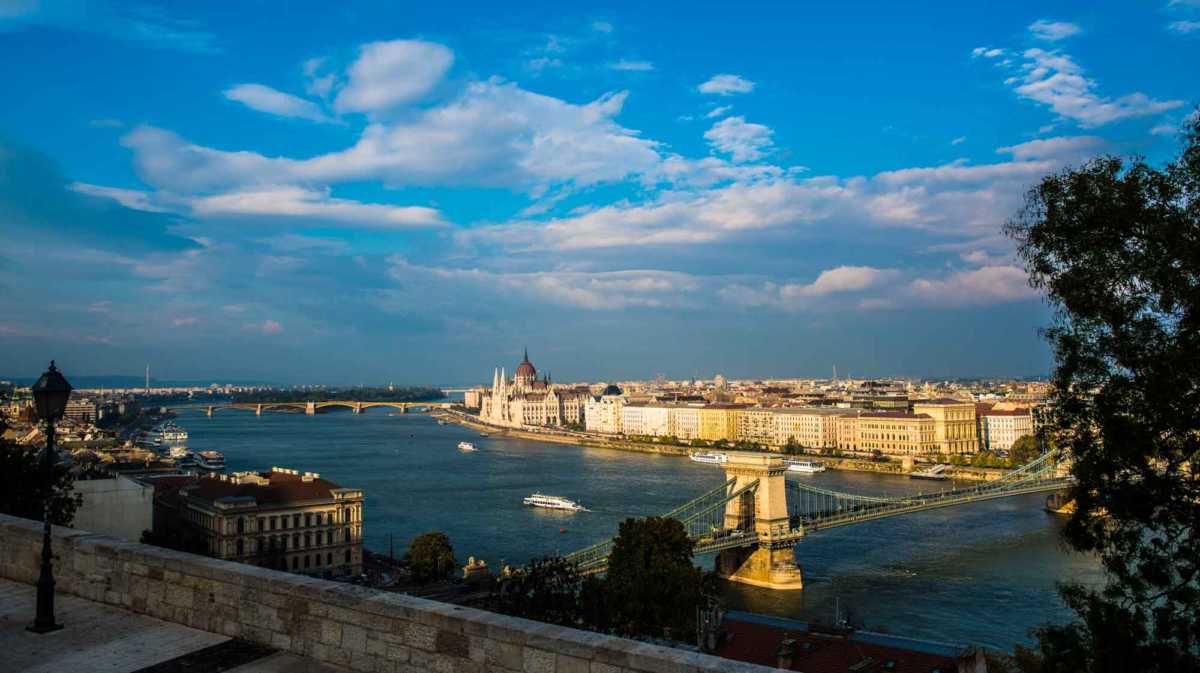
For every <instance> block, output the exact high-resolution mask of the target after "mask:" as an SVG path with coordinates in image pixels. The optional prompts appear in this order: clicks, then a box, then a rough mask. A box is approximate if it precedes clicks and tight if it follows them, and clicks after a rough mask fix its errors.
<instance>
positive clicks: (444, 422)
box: [437, 418, 446, 425]
mask: <svg viewBox="0 0 1200 673" xmlns="http://www.w3.org/2000/svg"><path fill="white" fill-rule="evenodd" d="M437 424H438V425H445V424H446V421H443V420H442V419H440V418H439V419H438V422H437Z"/></svg>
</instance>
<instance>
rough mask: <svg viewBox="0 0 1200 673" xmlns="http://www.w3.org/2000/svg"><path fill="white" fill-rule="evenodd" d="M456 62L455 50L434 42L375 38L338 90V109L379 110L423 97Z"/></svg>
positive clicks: (361, 51) (364, 48)
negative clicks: (383, 40) (377, 39)
mask: <svg viewBox="0 0 1200 673" xmlns="http://www.w3.org/2000/svg"><path fill="white" fill-rule="evenodd" d="M453 63H454V52H452V51H450V50H449V49H447V48H446V47H444V46H442V45H440V44H436V43H433V42H423V41H421V40H392V41H390V42H372V43H370V44H366V45H363V47H362V48H361V49H360V50H359V55H358V60H356V61H355V62H354V63H353V64H352V65H351V66H350V68H349V71H348V72H347V75H348V77H349V81H348V82H347V83H346V86H345V88H343V89H342V90H341V91H340V92H338V95H337V98H335V99H334V102H333V107H334V109H335V110H337V111H338V112H366V113H380V112H385V111H387V110H389V109H391V108H394V107H397V106H400V105H404V104H407V103H412V102H415V101H417V100H420V99H421V98H422V97H423V96H425V94H427V93H429V91H430V90H431V89H433V87H434V86H435V85H436V84H437V83H438V82H440V81H441V79H442V77H443V76H444V75H445V74H446V71H447V70H449V69H450V66H451V65H452V64H453Z"/></svg>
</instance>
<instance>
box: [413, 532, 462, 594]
mask: <svg viewBox="0 0 1200 673" xmlns="http://www.w3.org/2000/svg"><path fill="white" fill-rule="evenodd" d="M404 560H405V561H406V562H407V563H408V568H409V571H411V572H412V576H413V579H414V580H415V581H417V582H433V581H436V580H443V579H449V578H451V577H453V576H454V573H455V571H456V570H458V562H457V561H455V560H454V547H452V546H451V545H450V537H449V536H447V535H446V534H445V533H442V532H440V531H434V532H431V533H424V534H422V535H418V536H417V537H415V538H413V541H412V542H411V543H410V544H409V545H408V553H406V554H405V555H404Z"/></svg>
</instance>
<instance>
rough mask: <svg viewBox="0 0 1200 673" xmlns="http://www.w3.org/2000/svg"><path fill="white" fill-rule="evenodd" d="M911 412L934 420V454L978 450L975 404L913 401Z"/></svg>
mask: <svg viewBox="0 0 1200 673" xmlns="http://www.w3.org/2000/svg"><path fill="white" fill-rule="evenodd" d="M912 411H913V413H914V414H925V415H927V416H929V417H930V418H932V419H933V424H934V437H935V441H936V443H937V450H936V451H935V453H947V454H968V453H975V452H976V451H978V450H979V436H978V435H977V434H976V427H975V403H973V402H963V401H961V400H951V399H937V400H925V401H915V402H913V405H912Z"/></svg>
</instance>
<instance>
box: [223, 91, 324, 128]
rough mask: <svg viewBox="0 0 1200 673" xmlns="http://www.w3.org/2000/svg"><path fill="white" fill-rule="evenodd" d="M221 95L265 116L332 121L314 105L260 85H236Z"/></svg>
mask: <svg viewBox="0 0 1200 673" xmlns="http://www.w3.org/2000/svg"><path fill="white" fill-rule="evenodd" d="M223 94H224V96H225V97H226V98H228V99H229V100H232V101H237V102H239V103H241V104H243V105H245V106H246V107H248V108H250V109H252V110H258V111H259V112H266V113H267V114H273V115H278V116H280V117H294V118H296V119H307V120H309V121H314V122H322V123H328V122H332V121H334V120H333V119H331V118H330V117H329V116H327V115H326V114H325V113H324V112H321V108H319V107H317V105H316V103H313V102H312V101H310V100H305V99H303V98H300V97H299V96H293V95H292V94H290V93H284V92H282V91H277V90H275V89H272V88H271V87H269V86H264V85H262V84H238V85H236V86H232V87H230V88H228V89H226V90H225V91H224V92H223Z"/></svg>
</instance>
